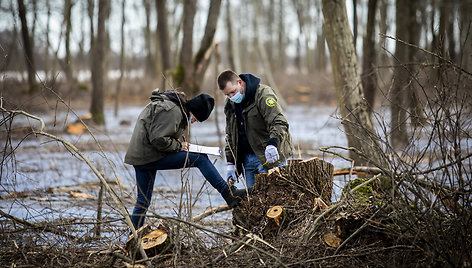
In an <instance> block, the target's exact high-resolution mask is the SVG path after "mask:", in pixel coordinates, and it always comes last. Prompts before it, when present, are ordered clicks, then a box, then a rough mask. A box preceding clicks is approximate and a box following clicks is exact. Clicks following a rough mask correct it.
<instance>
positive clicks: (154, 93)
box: [149, 88, 162, 101]
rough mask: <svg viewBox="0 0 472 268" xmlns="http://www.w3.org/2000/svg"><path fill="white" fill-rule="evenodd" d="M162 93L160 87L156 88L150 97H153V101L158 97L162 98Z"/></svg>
mask: <svg viewBox="0 0 472 268" xmlns="http://www.w3.org/2000/svg"><path fill="white" fill-rule="evenodd" d="M160 94H161V93H160V92H159V88H156V89H154V90H153V91H152V93H151V97H149V99H151V101H155V100H157V99H162V96H161V95H160Z"/></svg>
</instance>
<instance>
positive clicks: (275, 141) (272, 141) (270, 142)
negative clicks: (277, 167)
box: [266, 138, 279, 148]
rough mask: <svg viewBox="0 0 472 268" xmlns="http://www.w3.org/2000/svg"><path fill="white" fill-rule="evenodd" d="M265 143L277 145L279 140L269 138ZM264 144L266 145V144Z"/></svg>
mask: <svg viewBox="0 0 472 268" xmlns="http://www.w3.org/2000/svg"><path fill="white" fill-rule="evenodd" d="M267 145H273V146H275V147H277V148H278V147H279V140H277V138H270V139H269V140H268V141H267ZM267 145H266V146H267Z"/></svg>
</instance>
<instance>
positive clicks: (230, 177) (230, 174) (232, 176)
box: [226, 164, 238, 184]
mask: <svg viewBox="0 0 472 268" xmlns="http://www.w3.org/2000/svg"><path fill="white" fill-rule="evenodd" d="M237 179H238V177H237V176H236V166H234V164H228V166H227V167H226V181H227V182H228V183H231V184H232V183H234V182H235V181H236V180H237Z"/></svg>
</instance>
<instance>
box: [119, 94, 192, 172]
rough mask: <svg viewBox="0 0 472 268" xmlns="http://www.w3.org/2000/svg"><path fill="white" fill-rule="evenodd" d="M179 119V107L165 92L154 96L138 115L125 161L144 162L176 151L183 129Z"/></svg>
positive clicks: (131, 163)
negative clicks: (163, 94)
mask: <svg viewBox="0 0 472 268" xmlns="http://www.w3.org/2000/svg"><path fill="white" fill-rule="evenodd" d="M182 120H183V115H182V110H181V109H180V107H178V106H177V105H176V104H175V103H174V102H172V101H171V100H169V99H168V98H167V97H166V96H157V97H154V98H153V99H152V102H151V103H149V104H148V105H146V107H145V108H144V109H143V111H142V112H141V114H140V115H139V117H138V120H137V122H136V126H135V127H134V131H133V135H132V136H131V140H130V142H129V145H128V151H127V152H126V156H125V163H127V164H130V165H144V164H148V163H151V162H154V161H158V160H160V159H161V158H163V157H164V156H165V155H166V154H168V153H171V152H178V151H180V150H181V148H182V145H181V143H180V141H179V140H178V139H179V138H180V137H182V135H183V133H184V130H185V128H182V127H181V122H182Z"/></svg>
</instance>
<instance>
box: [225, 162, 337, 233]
mask: <svg viewBox="0 0 472 268" xmlns="http://www.w3.org/2000/svg"><path fill="white" fill-rule="evenodd" d="M333 172H334V167H333V165H332V164H330V163H328V162H325V161H323V160H319V159H318V158H312V159H308V160H304V161H291V162H289V163H288V165H286V166H282V167H276V168H273V169H271V170H269V172H268V173H262V174H258V175H256V181H255V184H254V192H253V194H251V195H250V196H248V197H246V198H244V199H243V200H242V201H241V203H240V204H239V206H237V207H236V208H234V209H233V224H234V225H235V226H241V227H242V228H244V229H246V230H249V232H253V233H256V234H262V235H268V234H272V235H276V233H277V231H278V230H280V229H281V228H285V227H286V226H287V224H288V223H289V222H290V221H292V220H294V219H297V214H298V212H303V211H306V210H307V209H308V210H312V209H314V207H313V205H314V204H315V199H316V198H320V199H321V200H322V201H324V203H326V204H327V205H329V204H331V194H332V190H333ZM275 206H280V207H282V208H283V209H284V216H283V219H282V220H281V221H279V222H278V224H277V223H276V222H275V221H274V220H272V219H271V218H269V217H267V215H266V213H267V212H268V210H269V209H271V208H272V209H273V207H275ZM239 229H241V228H239Z"/></svg>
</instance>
